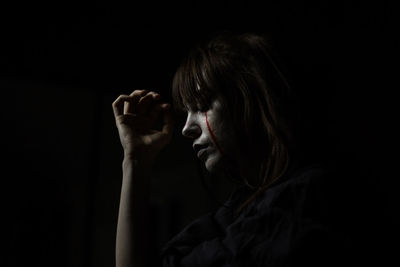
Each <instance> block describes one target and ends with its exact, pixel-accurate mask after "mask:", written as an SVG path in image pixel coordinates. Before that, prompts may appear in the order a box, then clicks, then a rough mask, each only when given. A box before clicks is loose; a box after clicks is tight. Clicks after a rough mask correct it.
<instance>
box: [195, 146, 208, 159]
mask: <svg viewBox="0 0 400 267" xmlns="http://www.w3.org/2000/svg"><path fill="white" fill-rule="evenodd" d="M207 147H208V145H207V144H194V145H193V149H194V151H195V153H196V155H197V157H198V158H201V157H203V156H204V155H205V154H204V152H206V149H207Z"/></svg>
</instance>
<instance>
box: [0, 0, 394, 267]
mask: <svg viewBox="0 0 400 267" xmlns="http://www.w3.org/2000/svg"><path fill="white" fill-rule="evenodd" d="M1 5H2V6H1V9H0V12H1V36H0V38H1V46H2V47H1V52H0V87H1V89H2V90H1V91H0V94H1V96H2V97H1V99H2V101H1V107H2V111H1V118H2V130H1V132H2V137H1V142H2V154H3V157H2V165H3V166H4V167H2V175H1V177H2V179H1V182H2V186H1V188H2V206H3V208H2V221H3V222H5V226H4V227H3V228H2V229H3V231H4V233H3V237H5V239H3V240H5V241H3V244H6V249H7V250H6V253H5V256H4V257H2V259H1V260H0V261H1V265H2V266H55V265H56V266H113V265H114V242H115V228H116V219H117V208H118V201H119V190H120V185H121V160H122V149H121V148H120V145H119V140H118V134H117V131H116V128H115V126H114V121H113V117H112V109H111V103H112V102H113V100H114V99H115V98H116V97H117V96H118V95H119V94H121V93H130V92H131V91H132V90H133V89H138V88H146V89H151V90H156V91H158V92H161V93H162V94H163V96H164V97H165V99H166V100H169V99H170V95H169V94H170V84H171V79H172V76H173V74H174V71H175V69H176V67H177V66H178V63H179V62H180V60H181V59H182V57H183V56H184V55H185V53H186V52H187V50H188V49H189V48H190V46H191V45H192V44H193V43H194V42H195V41H197V40H200V39H202V38H204V37H205V36H208V35H209V34H211V33H213V32H215V31H218V30H225V29H228V30H229V29H230V30H235V31H253V32H260V33H268V34H269V35H270V36H271V37H272V38H273V40H274V44H275V47H276V49H277V50H278V52H279V54H280V56H281V58H282V59H283V61H284V62H285V64H286V67H287V69H288V72H289V74H290V77H291V80H292V82H293V85H294V86H295V88H296V90H297V92H298V95H299V97H300V100H301V103H303V105H302V109H303V110H302V112H303V113H304V114H305V118H307V120H306V124H305V135H304V137H305V140H308V142H309V153H310V154H313V155H315V156H316V157H317V158H318V157H319V156H320V155H321V157H322V156H323V155H324V156H325V155H328V156H330V155H332V156H333V157H334V158H335V157H337V158H340V159H344V161H345V162H346V163H347V164H350V165H351V166H352V168H353V167H354V169H356V171H357V173H359V174H360V177H362V179H361V180H357V181H356V182H355V183H356V184H357V185H358V186H356V187H355V188H356V189H355V191H354V197H355V198H357V197H358V195H359V193H360V192H359V191H364V192H362V193H363V195H368V196H369V198H368V201H367V202H366V205H370V206H368V207H367V208H366V209H367V210H368V211H369V212H370V215H371V218H370V219H371V220H373V221H376V222H377V224H376V225H377V227H381V228H375V229H371V232H372V233H374V235H377V236H380V238H378V239H374V238H371V240H370V241H371V242H372V243H374V242H382V241H383V242H386V241H387V242H389V241H388V240H390V238H391V236H392V234H394V233H393V232H392V230H393V229H394V228H395V224H396V223H397V219H398V218H397V215H396V214H397V211H398V207H397V205H396V197H395V195H396V194H397V193H396V192H397V187H396V185H397V183H396V179H397V176H398V175H397V173H395V172H394V171H393V170H394V168H393V167H395V166H397V163H396V160H395V157H393V155H395V154H397V153H398V151H397V150H396V149H395V146H394V144H395V138H396V134H394V132H393V131H392V130H393V129H392V128H394V127H392V126H395V125H396V124H397V118H395V107H396V104H395V103H394V102H395V99H396V98H395V92H396V91H397V90H398V82H397V81H395V77H396V75H397V73H398V69H397V68H396V64H397V61H396V60H395V57H394V55H395V52H396V48H397V47H398V40H397V35H398V28H396V27H395V25H396V23H395V16H396V13H397V12H396V10H395V8H394V7H393V6H390V5H389V4H388V3H387V2H385V1H375V2H366V1H264V3H263V4H261V3H258V2H257V3H255V2H250V1H246V2H242V3H240V2H239V3H236V4H235V3H231V2H230V1H222V2H218V3H216V2H207V1H192V2H186V3H182V4H172V3H170V2H169V1H165V2H163V3H157V2H153V1H150V2H147V4H140V5H139V4H136V3H135V2H133V1H132V2H121V1H96V2H94V1H93V2H89V1H87V2H83V1H53V2H37V1H34V2H30V3H22V2H20V3H14V4H8V5H7V6H6V5H5V4H1ZM178 126H179V124H178ZM306 143H307V142H306ZM192 154H193V153H192V151H191V148H190V143H189V142H187V141H186V140H183V138H181V137H180V129H177V130H176V131H175V134H174V139H173V141H172V144H171V145H169V146H168V147H167V148H166V149H165V150H164V151H163V152H162V154H161V155H160V157H159V160H158V162H157V164H156V167H155V170H154V187H153V189H152V190H153V206H154V216H155V219H156V221H157V223H156V227H155V229H156V230H155V232H154V236H155V237H154V238H155V243H154V244H155V248H156V249H158V248H159V247H160V246H162V244H163V243H164V242H165V241H166V240H168V239H169V238H170V237H171V236H172V235H174V234H175V233H177V231H179V229H181V228H182V227H183V226H184V225H185V224H187V223H188V222H190V221H191V220H192V219H194V218H196V217H197V216H199V215H200V214H203V213H204V212H206V211H208V210H210V209H211V208H212V207H213V206H214V205H215V204H214V203H213V202H212V201H211V200H209V197H208V196H207V195H206V193H205V192H204V190H203V189H202V187H201V184H200V181H199V179H198V174H197V172H196V163H195V159H194V157H193V156H192ZM189 155H190V157H189ZM212 183H213V185H214V186H215V188H220V189H221V187H222V185H221V184H219V182H216V181H214V182H212ZM348 183H351V182H350V181H344V180H343V179H342V177H338V184H343V186H346V185H347V184H348ZM357 190H359V191H357ZM222 191H223V189H222ZM366 234H367V235H368V233H366ZM386 235H387V236H386ZM366 257H368V255H366Z"/></svg>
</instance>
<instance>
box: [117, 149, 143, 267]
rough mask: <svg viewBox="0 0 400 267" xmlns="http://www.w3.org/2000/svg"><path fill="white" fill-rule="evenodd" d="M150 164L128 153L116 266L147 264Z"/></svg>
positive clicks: (125, 164)
mask: <svg viewBox="0 0 400 267" xmlns="http://www.w3.org/2000/svg"><path fill="white" fill-rule="evenodd" d="M149 170H150V167H149V164H140V163H138V162H137V161H135V160H133V159H132V158H130V157H128V156H126V157H125V159H124V161H123V164H122V171H123V179H122V188H121V197H120V205H119V213H118V225H117V238H116V266H117V267H132V266H134V267H142V266H146V260H147V258H146V252H147V251H148V239H147V233H148V229H147V226H148V225H149V223H148V218H149V216H148V213H149V209H148V208H149V207H148V206H149V198H150V177H149V176H150V174H149Z"/></svg>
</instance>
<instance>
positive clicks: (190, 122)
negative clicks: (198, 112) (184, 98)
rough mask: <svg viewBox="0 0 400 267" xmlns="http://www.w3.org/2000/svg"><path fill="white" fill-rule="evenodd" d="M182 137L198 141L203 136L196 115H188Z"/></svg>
mask: <svg viewBox="0 0 400 267" xmlns="http://www.w3.org/2000/svg"><path fill="white" fill-rule="evenodd" d="M182 135H183V136H184V137H186V138H190V139H196V138H197V137H199V136H200V135H201V127H200V125H199V124H198V123H197V122H196V118H195V115H194V114H191V113H188V115H187V118H186V122H185V126H183V129H182Z"/></svg>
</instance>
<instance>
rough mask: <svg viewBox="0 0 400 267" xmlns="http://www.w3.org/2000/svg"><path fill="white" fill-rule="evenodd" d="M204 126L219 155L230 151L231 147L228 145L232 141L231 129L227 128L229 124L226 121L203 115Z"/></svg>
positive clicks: (206, 114)
mask: <svg viewBox="0 0 400 267" xmlns="http://www.w3.org/2000/svg"><path fill="white" fill-rule="evenodd" d="M205 119H206V124H207V128H208V132H209V134H210V136H211V138H212V139H213V141H214V143H215V145H216V146H217V148H218V150H219V151H220V152H221V154H225V152H228V153H229V152H230V150H232V147H231V145H229V144H230V143H231V142H230V141H232V140H233V136H231V135H232V133H233V132H232V129H230V128H229V124H228V123H227V121H226V120H223V119H221V118H219V117H217V116H214V115H213V114H211V116H210V115H209V114H208V113H207V112H206V113H205Z"/></svg>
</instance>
